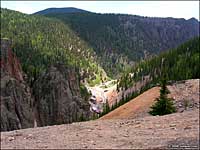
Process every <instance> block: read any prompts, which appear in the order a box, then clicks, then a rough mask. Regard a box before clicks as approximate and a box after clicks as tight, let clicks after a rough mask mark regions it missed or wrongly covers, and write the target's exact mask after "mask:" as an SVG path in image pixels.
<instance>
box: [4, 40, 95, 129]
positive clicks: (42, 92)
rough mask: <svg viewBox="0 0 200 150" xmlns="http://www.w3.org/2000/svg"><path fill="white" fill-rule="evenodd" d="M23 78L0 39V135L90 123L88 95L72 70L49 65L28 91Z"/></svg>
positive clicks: (9, 47) (9, 48)
mask: <svg viewBox="0 0 200 150" xmlns="http://www.w3.org/2000/svg"><path fill="white" fill-rule="evenodd" d="M24 77H26V74H25V73H24V72H23V71H22V69H21V65H20V62H19V60H18V58H17V57H16V56H15V54H14V53H13V52H12V42H11V41H10V40H8V39H1V131H11V130H16V129H23V128H31V127H35V126H47V125H55V124H63V123H72V122H76V121H83V120H89V119H91V116H92V113H91V112H90V105H89V103H88V98H89V96H90V94H89V93H88V92H87V90H86V89H85V87H84V86H81V85H80V80H79V79H78V77H79V74H78V73H77V71H76V69H75V68H74V67H71V66H66V65H64V64H61V63H57V64H54V65H49V67H48V68H47V70H46V71H44V72H42V73H41V74H39V75H38V78H37V80H36V81H35V82H34V83H33V85H32V87H31V88H30V86H29V85H28V84H27V82H26V80H25V79H24Z"/></svg>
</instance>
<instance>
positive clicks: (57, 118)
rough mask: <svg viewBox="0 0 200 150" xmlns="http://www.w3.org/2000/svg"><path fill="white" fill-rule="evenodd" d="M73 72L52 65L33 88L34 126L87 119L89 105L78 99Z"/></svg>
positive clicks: (60, 66) (78, 89) (77, 83)
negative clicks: (35, 124)
mask: <svg viewBox="0 0 200 150" xmlns="http://www.w3.org/2000/svg"><path fill="white" fill-rule="evenodd" d="M76 76H77V75H76V73H75V70H74V69H70V68H66V67H65V66H64V65H61V64H56V65H53V66H50V67H49V69H48V70H47V71H46V72H45V73H44V74H43V75H41V77H40V78H39V79H38V80H37V81H36V83H35V84H34V88H33V89H34V95H35V106H36V110H37V115H36V118H37V124H38V126H46V125H54V124H63V123H71V122H75V121H82V120H84V119H88V118H89V116H90V111H89V108H90V106H89V103H88V102H87V101H86V100H84V99H83V98H81V95H80V88H79V87H80V86H79V82H78V80H77V77H76Z"/></svg>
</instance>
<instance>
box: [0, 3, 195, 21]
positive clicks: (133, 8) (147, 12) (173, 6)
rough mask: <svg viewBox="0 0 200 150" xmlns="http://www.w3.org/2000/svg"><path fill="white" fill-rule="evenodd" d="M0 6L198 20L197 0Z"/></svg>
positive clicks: (27, 10) (5, 6) (14, 4)
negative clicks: (66, 9) (69, 9)
mask: <svg viewBox="0 0 200 150" xmlns="http://www.w3.org/2000/svg"><path fill="white" fill-rule="evenodd" d="M1 7H2V8H8V9H12V10H16V11H20V12H23V13H27V14H31V13H34V12H37V11H40V10H43V9H46V8H51V7H57V8H59V7H76V8H80V9H84V10H88V11H91V12H96V13H120V14H132V15H140V16H149V17H174V18H185V19H190V18H192V17H194V18H196V19H198V20H199V1H1Z"/></svg>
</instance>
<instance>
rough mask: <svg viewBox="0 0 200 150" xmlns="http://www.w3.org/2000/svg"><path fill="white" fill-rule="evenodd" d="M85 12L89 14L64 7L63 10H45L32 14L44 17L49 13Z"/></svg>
mask: <svg viewBox="0 0 200 150" xmlns="http://www.w3.org/2000/svg"><path fill="white" fill-rule="evenodd" d="M86 12H89V11H86V10H83V9H78V8H74V7H65V8H47V9H45V10H41V11H38V12H36V13H34V14H38V15H46V14H50V13H86Z"/></svg>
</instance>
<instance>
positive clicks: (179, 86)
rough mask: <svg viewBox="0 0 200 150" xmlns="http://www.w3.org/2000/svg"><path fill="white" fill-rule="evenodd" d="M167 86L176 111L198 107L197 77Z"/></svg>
mask: <svg viewBox="0 0 200 150" xmlns="http://www.w3.org/2000/svg"><path fill="white" fill-rule="evenodd" d="M167 88H168V89H169V91H170V94H169V97H171V98H173V99H174V104H175V106H176V108H177V111H178V112H183V111H186V110H188V111H189V110H193V109H198V108H199V94H200V93H199V79H191V80H184V81H178V82H176V83H174V84H173V85H170V86H167Z"/></svg>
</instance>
